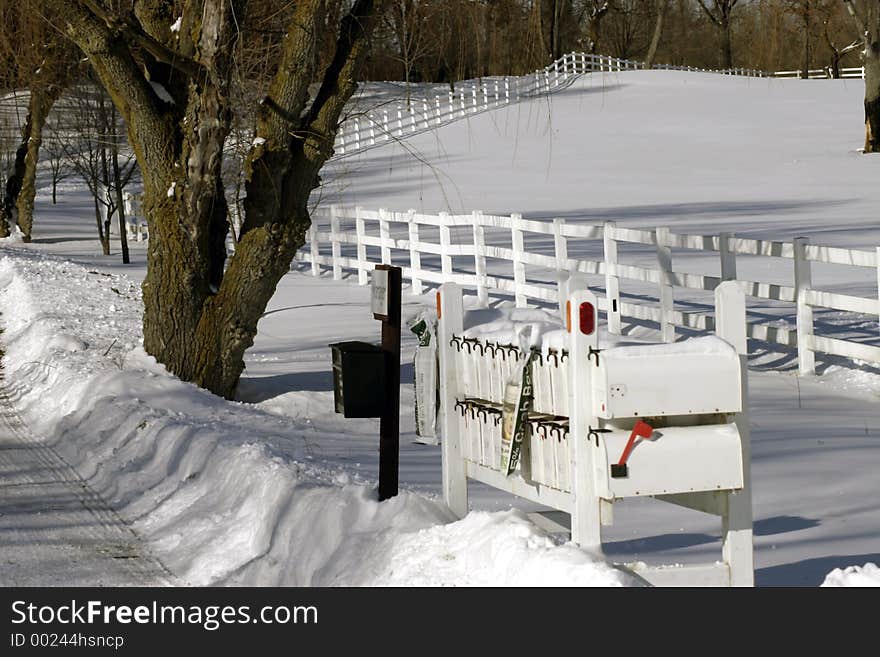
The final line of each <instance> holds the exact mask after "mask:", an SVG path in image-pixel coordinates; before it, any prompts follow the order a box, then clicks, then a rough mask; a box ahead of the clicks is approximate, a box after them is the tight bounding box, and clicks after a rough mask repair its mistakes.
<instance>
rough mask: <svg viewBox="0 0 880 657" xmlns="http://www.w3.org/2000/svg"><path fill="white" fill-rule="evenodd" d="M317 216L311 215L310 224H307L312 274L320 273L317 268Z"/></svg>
mask: <svg viewBox="0 0 880 657" xmlns="http://www.w3.org/2000/svg"><path fill="white" fill-rule="evenodd" d="M317 220H318V217H317V215H316V216H314V217H312V225H311V226H309V243H310V251H311V256H312V276H317V275H318V274H319V273H320V270H319V269H318V221H317Z"/></svg>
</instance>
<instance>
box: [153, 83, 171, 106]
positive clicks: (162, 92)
mask: <svg viewBox="0 0 880 657" xmlns="http://www.w3.org/2000/svg"><path fill="white" fill-rule="evenodd" d="M150 86H151V87H152V88H153V91H155V92H156V95H157V96H159V98H160V99H161V100H163V101H165V102H166V103H169V104H171V105H173V104H174V99H173V98H172V97H171V94H169V93H168V89H166V88H165V86H164V85H163V84H161V83H159V82H153V81H152V80H151V81H150Z"/></svg>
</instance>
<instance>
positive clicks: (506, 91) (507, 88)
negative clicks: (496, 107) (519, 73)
mask: <svg viewBox="0 0 880 657" xmlns="http://www.w3.org/2000/svg"><path fill="white" fill-rule="evenodd" d="M504 102H505V103H510V78H508V77H505V78H504Z"/></svg>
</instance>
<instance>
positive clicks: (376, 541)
mask: <svg viewBox="0 0 880 657" xmlns="http://www.w3.org/2000/svg"><path fill="white" fill-rule="evenodd" d="M378 86H379V87H381V85H378ZM380 92H382V89H379V90H378V92H377V93H380ZM862 93H863V83H862V81H860V80H840V81H811V82H804V81H797V80H792V81H787V80H754V79H752V80H750V79H746V78H734V77H726V76H713V75H701V74H683V73H673V72H669V73H667V72H629V73H625V74H601V75H599V74H597V75H593V76H589V77H587V78H585V79H584V80H583V81H582V82H579V83H577V84H575V85H573V86H572V87H571V88H569V89H567V90H565V91H562V92H560V93H558V94H556V95H554V96H552V97H551V98H549V99H547V98H545V99H538V100H534V101H530V102H526V103H523V104H520V105H516V106H511V107H507V108H502V109H499V110H495V111H493V112H488V113H485V114H481V115H477V116H474V117H470V118H468V119H467V120H465V121H459V122H457V123H453V124H450V125H448V126H446V127H443V128H441V129H439V130H437V131H434V132H430V133H425V134H422V135H416V136H414V137H412V138H410V139H407V140H406V143H405V144H404V145H398V144H394V143H392V144H390V145H388V146H383V147H379V148H375V149H372V150H370V151H368V152H364V153H362V154H358V155H355V156H352V157H349V158H346V159H343V160H339V161H338V162H335V163H333V164H332V165H331V166H328V167H327V168H325V170H324V171H323V172H322V177H323V179H324V180H325V181H326V182H327V185H326V186H325V188H324V189H322V190H321V192H322V194H323V195H324V196H323V198H322V200H321V202H322V203H327V202H330V200H333V199H339V200H342V201H344V202H345V203H346V204H350V205H351V204H360V205H363V206H364V207H368V208H377V207H389V208H394V209H407V208H409V207H413V208H417V209H421V210H423V211H425V212H429V213H436V212H439V211H441V210H445V211H453V212H456V211H468V212H469V211H471V210H474V209H482V210H484V211H486V212H497V213H508V212H511V211H520V212H523V213H524V214H525V215H526V216H528V217H530V218H550V217H555V216H561V217H564V218H566V221H585V222H595V221H601V220H605V219H614V220H616V221H618V222H619V223H620V224H622V225H632V226H638V227H652V226H655V225H670V226H672V227H673V228H674V229H685V230H688V231H690V232H700V231H704V232H706V233H717V232H718V231H719V230H732V231H736V233H737V235H741V236H744V237H764V238H773V239H787V238H790V237H792V236H795V235H807V236H810V237H812V238H813V239H814V241H815V242H816V243H821V244H834V245H840V246H850V247H858V248H865V247H866V245H876V244H878V243H880V228H878V227H877V223H876V216H875V215H876V212H875V208H876V206H877V203H878V201H880V190H878V188H877V186H876V184H875V181H876V178H877V173H878V168H880V159H878V158H876V157H863V156H860V155H858V153H857V152H856V148H857V147H858V146H859V145H860V143H861V142H862V141H863V123H862V116H861V114H862V98H861V94H862ZM380 95H381V93H380ZM792 116H799V117H801V118H800V119H799V121H797V122H792V121H791V117H792ZM408 149H409V150H408ZM39 182H40V183H41V190H40V192H39V193H38V197H37V217H36V221H35V229H34V230H35V237H36V239H35V242H34V243H32V244H29V245H20V244H18V243H16V242H14V241H10V240H5V241H4V242H3V243H2V244H0V288H2V289H0V313H2V314H0V321H2V326H3V329H4V333H3V335H2V337H0V340H2V344H3V348H4V350H5V351H6V355H5V357H4V367H5V377H6V379H7V384H8V386H9V387H10V388H11V390H10V392H11V397H12V399H13V401H14V403H15V405H16V408H17V409H18V411H19V412H20V413H21V414H22V415H23V416H24V417H25V419H26V420H27V421H28V423H29V424H30V425H31V427H32V429H33V430H34V431H35V432H37V433H38V434H39V435H40V436H42V437H43V438H44V440H45V441H46V443H47V444H50V445H51V446H53V447H54V448H55V449H56V450H58V451H59V452H60V453H61V454H62V455H63V456H64V458H65V459H66V460H68V462H69V463H71V464H72V465H73V466H75V467H76V468H77V470H78V471H79V472H80V474H81V476H83V477H84V478H86V479H87V480H88V481H89V484H90V485H91V486H92V487H93V488H94V489H95V490H97V491H99V492H100V493H101V494H102V495H103V496H104V497H105V498H106V499H107V500H108V501H109V502H110V503H111V504H112V505H113V506H114V508H116V509H118V510H119V512H120V513H121V514H122V515H123V516H124V517H125V518H126V519H128V520H129V521H131V522H132V523H133V526H134V528H135V529H136V530H137V531H138V532H139V534H140V535H141V536H143V537H144V539H145V541H146V542H147V543H148V545H149V546H150V547H151V549H152V550H153V551H154V552H155V553H156V554H158V555H159V557H160V558H161V559H162V561H163V563H165V564H166V565H167V566H168V567H169V569H171V570H172V571H173V572H174V573H175V574H176V575H177V576H178V577H179V578H180V579H181V581H183V582H186V583H193V584H208V583H210V584H244V585H264V584H291V585H336V584H353V585H376V584H392V585H396V584H402V585H427V584H430V585H435V584H436V585H483V584H492V585H506V584H531V583H540V584H543V585H552V584H565V583H570V584H585V585H588V584H597V585H608V586H610V585H627V584H633V583H634V582H633V581H632V580H628V579H627V578H626V577H625V576H623V575H622V574H621V573H620V571H617V570H614V571H612V570H611V569H610V568H609V566H608V563H607V562H608V561H612V560H613V561H615V562H633V561H644V562H646V563H652V564H656V563H681V564H688V563H695V562H706V561H711V560H713V559H715V558H717V557H716V556H715V555H716V554H719V553H720V540H719V534H720V532H719V527H718V522H717V519H716V518H712V517H710V516H707V515H704V514H696V513H693V512H691V511H688V510H686V509H679V508H677V507H673V506H671V505H665V504H661V503H658V502H656V501H653V500H632V501H629V500H628V501H626V502H623V503H620V504H619V505H618V504H615V525H613V526H612V527H607V528H604V530H603V531H604V536H605V542H604V545H603V548H604V552H605V555H606V556H605V559H602V558H599V557H598V555H595V556H591V555H589V554H587V553H585V552H583V551H581V550H579V549H576V548H575V547H573V546H572V545H570V544H565V543H564V542H563V540H562V539H560V537H559V536H558V535H548V534H546V533H545V532H543V531H542V530H540V529H539V528H538V527H536V526H535V525H533V524H532V523H531V522H530V521H529V520H528V518H527V516H526V515H525V512H528V511H533V510H535V506H534V505H531V504H528V503H525V502H523V501H522V500H515V499H514V498H512V497H510V496H506V495H504V494H501V493H499V492H497V491H494V490H492V489H489V488H487V487H485V486H481V485H476V484H475V485H472V486H471V488H470V491H469V492H470V503H471V509H472V511H471V513H470V514H469V515H468V516H467V517H466V518H464V519H463V520H460V521H453V519H452V518H451V517H450V515H449V512H448V511H447V510H446V509H445V507H444V506H443V504H442V502H441V501H440V499H439V493H440V458H439V449H438V448H436V447H430V446H425V445H420V444H416V443H415V436H414V433H413V419H412V412H413V393H412V388H411V385H412V384H411V379H412V375H411V369H410V368H409V363H410V359H411V357H412V353H413V349H414V346H415V337H414V336H411V335H409V334H408V333H407V332H404V333H405V334H404V344H403V356H404V363H405V366H404V374H403V380H404V382H403V385H402V388H401V398H402V410H401V430H402V436H401V483H402V492H401V495H400V496H398V497H397V498H394V499H393V500H390V501H387V502H383V503H378V502H377V501H376V493H375V481H376V472H377V464H376V440H377V432H378V423H377V421H376V420H370V419H366V420H345V419H343V418H341V417H340V416H338V415H336V414H334V413H333V410H332V409H333V401H332V397H333V395H332V387H331V377H330V358H329V349H328V348H327V344H328V343H329V342H334V341H341V340H347V339H360V340H369V341H374V342H375V341H377V340H378V330H379V329H378V325H377V323H376V322H375V321H373V320H372V318H371V315H370V313H369V290H368V289H367V288H361V287H358V286H356V285H354V284H353V281H352V279H348V280H344V281H333V280H332V279H331V278H330V277H328V276H321V277H317V278H313V277H311V276H309V275H308V274H307V273H306V272H301V271H294V272H292V273H291V274H290V275H288V276H285V277H284V279H283V280H282V281H281V283H280V284H279V288H278V291H277V293H276V295H275V297H274V298H273V299H272V301H271V303H270V305H269V307H268V308H267V312H266V314H265V316H264V317H263V319H262V320H261V322H260V326H259V334H258V336H257V339H256V342H255V344H254V347H253V348H252V349H251V350H250V351H249V352H248V353H247V354H246V356H245V361H246V366H247V369H246V371H245V374H244V376H243V378H242V381H241V384H240V386H239V390H238V399H239V400H240V401H239V402H224V401H222V400H218V399H217V398H215V397H212V396H211V395H209V394H207V393H205V392H204V391H201V390H199V389H197V388H196V387H194V386H191V385H188V384H183V383H181V382H179V381H177V380H176V379H174V378H173V377H171V376H169V375H168V373H167V372H165V370H164V368H162V367H160V366H158V365H157V364H156V363H155V361H154V360H153V359H152V358H151V357H149V356H148V355H146V354H145V353H144V351H143V349H142V347H141V331H140V321H141V312H142V309H141V301H140V291H139V284H140V282H141V281H142V279H143V275H144V262H145V257H146V248H147V245H146V243H133V244H131V245H130V247H131V249H132V260H133V265H132V266H130V267H123V266H122V265H120V264H119V263H118V256H116V255H114V256H111V257H110V258H104V257H102V256H101V255H100V246H99V245H98V243H97V240H96V239H95V238H94V235H93V233H94V219H93V215H92V214H90V213H92V212H93V210H92V207H91V204H90V203H91V202H90V200H89V198H88V196H87V195H86V194H84V193H83V191H82V190H81V189H78V188H75V187H73V186H72V185H70V184H62V186H61V188H60V191H61V196H60V202H59V205H58V206H52V205H51V202H50V196H49V191H48V190H49V183H48V181H47V180H41V181H39ZM174 188H175V185H174V184H173V183H172V185H171V187H170V190H169V191H170V192H171V193H172V194H173V193H174ZM114 230H115V228H114ZM570 256H571V257H579V254H576V253H574V252H572V253H571V254H570ZM650 257H653V255H651V256H650ZM676 258H677V259H678V254H676ZM743 261H745V259H743ZM677 262H678V260H677ZM740 264H745V263H744V262H743V263H741V262H738V267H739V266H740ZM123 273H124V274H125V275H122V274H123ZM868 274H870V275H872V276H873V275H874V272H870V271H869V272H868ZM830 280H832V281H833V282H834V281H836V282H837V283H840V282H841V279H840V278H839V277H838V278H834V276H833V275H831V278H830ZM868 288H870V289H868ZM865 289H866V290H867V294H868V295H870V294H873V293H875V292H876V276H874V277H873V279H872V280H871V281H870V282H869V284H867V286H866V288H865ZM433 297H434V295H433V292H431V293H429V294H426V295H423V296H421V297H415V296H411V295H405V299H404V302H405V313H406V316H410V317H412V316H414V315H416V314H417V313H419V312H422V311H423V310H424V309H425V308H426V307H427V308H431V307H432V306H433V304H434V298H433ZM466 302H467V304H466V307H467V309H468V310H469V312H468V314H467V322H468V324H467V327H468V331H472V332H473V334H475V335H476V334H480V335H481V336H483V337H485V338H486V339H492V340H493V341H495V340H497V341H502V340H504V341H512V340H514V339H518V336H519V335H522V336H523V339H526V340H528V341H532V343H533V344H541V345H542V347H545V348H549V347H548V345H552V344H557V342H555V341H557V340H559V339H562V329H561V321H560V319H559V315H558V312H557V311H555V310H551V311H544V310H540V309H519V310H518V309H513V308H510V307H509V306H501V307H499V308H497V309H493V310H491V311H489V310H479V309H477V308H476V307H475V304H474V303H473V297H471V296H468V297H466ZM520 311H522V312H520ZM522 326H527V327H529V328H528V329H527V330H526V329H523V328H521V327H522ZM876 326H877V325H876V317H874V318H873V319H871V318H868V319H867V320H866V321H865V325H864V331H865V332H866V334H869V335H874V336H876ZM600 331H603V333H602V334H600V340H602V341H603V342H602V344H608V345H612V344H614V342H613V340H614V339H615V338H613V337H612V336H607V335H606V334H605V333H604V327H600ZM871 331H873V333H871ZM652 336H653V334H652V333H651V332H650V331H648V330H643V329H642V328H640V327H631V328H630V332H629V334H628V335H626V336H625V339H624V340H623V341H621V342H620V344H621V345H624V344H627V343H632V342H639V341H642V342H644V341H647V340H649V339H651V338H652ZM625 348H630V347H625ZM795 368H796V359H795V358H794V356H793V355H792V354H791V353H788V352H784V351H783V352H758V353H756V354H755V355H753V357H752V370H751V371H750V375H749V389H750V414H751V420H752V452H753V453H752V457H753V461H752V479H753V504H754V512H755V525H754V527H755V540H754V545H755V559H756V581H757V583H758V584H759V585H785V586H792V585H799V586H803V585H808V586H818V585H820V584H823V583H825V584H826V585H830V584H834V585H849V586H852V585H865V584H866V583H871V582H874V583H876V580H877V567H876V566H875V565H874V564H877V563H880V552H878V547H877V545H878V543H880V541H878V539H880V529H878V528H880V504H878V503H877V501H876V500H877V490H878V489H877V478H876V463H877V462H878V458H880V441H878V431H877V427H878V426H880V410H878V407H877V398H878V397H880V376H878V372H877V369H876V368H875V367H869V366H867V365H865V364H861V365H859V364H856V367H853V366H852V364H851V363H845V362H840V361H832V362H829V363H828V364H827V367H826V369H825V370H824V372H823V373H822V374H821V375H820V376H816V377H803V378H798V377H795V376H794V373H793V371H794V369H795ZM0 572H2V567H0ZM63 576H64V574H63V573H59V574H58V581H62V579H63Z"/></svg>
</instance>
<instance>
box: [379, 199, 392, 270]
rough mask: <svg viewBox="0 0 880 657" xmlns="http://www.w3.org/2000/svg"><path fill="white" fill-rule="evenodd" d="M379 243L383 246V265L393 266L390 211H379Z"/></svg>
mask: <svg viewBox="0 0 880 657" xmlns="http://www.w3.org/2000/svg"><path fill="white" fill-rule="evenodd" d="M379 242H380V243H381V244H382V246H381V247H380V248H381V249H382V263H383V264H386V265H390V264H391V225H390V223H389V221H388V210H379Z"/></svg>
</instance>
